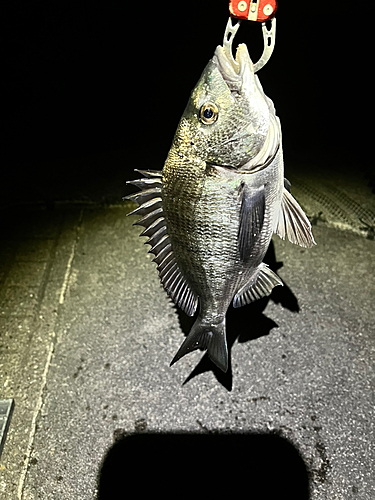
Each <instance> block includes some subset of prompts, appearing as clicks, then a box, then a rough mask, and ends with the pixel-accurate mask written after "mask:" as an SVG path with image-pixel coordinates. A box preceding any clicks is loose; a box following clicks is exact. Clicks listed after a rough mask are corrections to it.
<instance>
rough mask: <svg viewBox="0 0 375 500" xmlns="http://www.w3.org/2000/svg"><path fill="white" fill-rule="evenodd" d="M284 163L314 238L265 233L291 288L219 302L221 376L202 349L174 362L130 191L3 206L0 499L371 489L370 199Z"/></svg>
mask: <svg viewBox="0 0 375 500" xmlns="http://www.w3.org/2000/svg"><path fill="white" fill-rule="evenodd" d="M291 174H292V175H290V179H291V180H292V193H294V194H295V195H296V197H297V199H299V200H300V202H301V203H302V205H303V206H304V208H305V209H306V211H307V213H308V214H309V216H310V218H311V220H312V221H313V224H314V227H313V232H314V236H315V239H316V241H317V246H316V247H314V248H312V249H309V250H305V249H302V248H300V247H298V246H294V245H292V244H291V243H289V242H285V241H282V240H280V239H279V238H278V237H277V236H275V237H274V238H273V243H272V245H271V246H270V249H269V252H268V254H267V257H266V259H267V262H268V263H269V265H270V266H271V267H272V268H273V269H274V270H276V271H277V272H278V274H279V275H280V277H281V278H282V280H283V281H284V284H285V286H284V287H277V288H276V289H275V290H274V292H273V294H272V295H271V297H270V298H266V299H262V300H260V301H258V302H256V303H254V304H251V305H249V306H246V307H244V308H241V309H238V310H234V309H231V310H229V312H228V319H227V324H228V326H227V336H228V344H229V351H230V366H229V370H228V372H227V373H226V374H224V373H222V372H221V371H220V370H218V369H217V368H216V367H215V366H214V365H212V363H211V362H210V361H209V360H208V359H207V357H206V356H204V355H203V354H202V353H201V352H199V351H196V352H194V353H191V354H190V355H188V356H185V357H184V358H183V359H181V360H180V361H179V362H178V363H176V364H175V365H174V366H173V367H170V366H169V363H170V361H171V360H172V358H173V356H174V355H175V353H176V351H177V349H178V348H179V346H180V345H181V343H182V341H183V339H184V334H187V332H188V329H189V326H190V324H191V320H190V319H189V318H187V317H186V316H184V315H183V313H181V312H179V311H178V310H177V309H176V307H175V306H174V305H173V304H172V302H171V301H170V299H169V298H168V297H167V295H166V294H165V292H164V291H163V289H162V287H161V285H160V283H159V279H158V276H157V272H156V268H155V264H154V263H152V262H151V260H152V256H151V254H148V253H147V251H148V247H147V246H145V245H143V241H144V240H143V239H141V238H139V236H138V235H139V233H140V228H139V227H136V226H132V223H133V222H134V220H135V218H134V217H126V213H127V212H128V211H129V210H130V209H131V208H132V207H131V205H130V204H129V203H122V202H121V200H118V203H108V202H103V200H101V201H100V200H99V201H98V202H95V203H94V202H93V203H91V204H90V203H88V201H87V199H86V198H85V199H81V203H79V202H77V200H74V201H75V202H74V203H65V204H64V203H62V202H61V203H55V204H52V205H51V204H43V202H42V203H39V204H34V205H33V204H32V203H31V204H30V205H28V206H27V207H25V206H24V205H22V204H18V205H17V204H16V205H15V206H9V207H8V212H4V213H5V217H3V226H2V231H1V234H0V238H1V248H0V284H1V288H0V399H8V398H13V399H14V402H15V407H14V411H13V416H12V419H11V422H10V427H9V431H8V433H7V437H6V441H5V444H4V450H3V453H2V456H1V458H0V499H1V500H16V499H22V500H36V499H38V500H39V499H41V500H47V499H48V500H51V499H53V500H60V499H61V500H73V499H74V500H77V499H79V500H89V499H95V498H97V499H98V500H103V499H114V498H127V496H128V492H129V491H130V488H134V487H136V488H137V496H139V497H141V496H143V495H154V494H155V492H161V493H162V494H163V495H164V497H166V498H172V497H173V498H176V497H181V496H183V495H184V494H185V493H189V494H190V493H191V494H194V496H195V497H198V498H203V497H205V498H210V495H211V496H212V495H215V496H218V495H219V496H220V495H222V496H223V495H224V494H225V496H227V495H230V496H231V497H232V498H236V497H237V496H239V495H240V494H241V496H242V497H243V496H244V495H245V497H246V496H248V498H259V499H265V498H272V499H274V498H288V499H299V500H304V499H306V500H307V499H309V500H326V499H327V500H373V499H374V498H375V479H374V478H375V473H374V442H375V436H374V427H375V426H374V416H375V410H374V381H375V377H374V350H375V328H374V324H375V313H374V269H375V265H374V264H375V242H374V239H373V229H374V221H373V219H372V217H373V215H374V213H375V206H374V196H373V194H372V192H371V188H370V187H369V185H368V182H367V181H365V180H363V179H361V180H358V179H356V180H353V179H350V178H348V179H346V178H345V176H343V175H340V176H339V177H338V178H337V179H338V180H337V179H335V178H333V177H331V178H328V180H327V178H326V179H325V181H324V182H323V181H322V179H321V178H319V175H317V173H316V172H315V173H314V176H313V177H311V176H310V177H311V178H310V177H309V175H308V174H306V175H302V174H301V173H300V174H298V171H296V174H295V175H294V177H293V172H291ZM340 183H341V184H340ZM293 185H294V188H293ZM323 185H324V186H325V187H324V186H323ZM293 189H294V191H293ZM335 189H336V191H334V190H335ZM319 196H320V198H319ZM327 200H328V201H327ZM60 201H62V200H60ZM351 202H353V203H354V205H353V204H351ZM358 207H359V208H358ZM6 214H8V216H7V215H6ZM240 488H241V489H240ZM244 492H246V493H245V494H244Z"/></svg>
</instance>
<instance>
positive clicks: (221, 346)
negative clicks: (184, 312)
mask: <svg viewBox="0 0 375 500" xmlns="http://www.w3.org/2000/svg"><path fill="white" fill-rule="evenodd" d="M196 349H202V350H206V349H207V354H208V356H209V358H210V359H211V360H212V361H213V362H214V363H215V365H216V366H218V367H219V368H220V370H222V371H223V372H226V371H227V370H228V348H227V340H226V336H225V317H224V318H223V320H222V321H221V322H220V323H218V324H216V325H212V324H205V323H203V321H202V318H201V317H200V316H198V318H197V320H196V322H195V323H194V325H193V326H192V329H191V330H190V332H189V335H188V336H187V337H186V339H185V340H184V342H183V344H182V345H181V347H180V348H179V350H178V351H177V354H176V356H175V357H174V358H173V359H172V362H171V366H172V365H173V364H174V363H176V361H178V360H179V359H180V358H182V357H183V356H185V354H188V353H189V352H191V351H195V350H196Z"/></svg>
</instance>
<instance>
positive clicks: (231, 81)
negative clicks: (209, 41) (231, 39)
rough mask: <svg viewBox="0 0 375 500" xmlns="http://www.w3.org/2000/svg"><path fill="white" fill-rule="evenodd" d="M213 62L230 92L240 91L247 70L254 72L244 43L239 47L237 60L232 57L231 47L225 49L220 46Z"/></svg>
mask: <svg viewBox="0 0 375 500" xmlns="http://www.w3.org/2000/svg"><path fill="white" fill-rule="evenodd" d="M213 60H214V62H215V63H216V65H217V68H218V70H219V71H220V74H221V76H222V77H223V79H224V80H225V82H226V83H227V85H228V87H229V88H230V90H240V87H239V85H240V84H241V83H242V80H243V75H244V72H245V70H246V68H250V70H251V72H254V65H253V63H252V61H251V59H250V55H249V52H248V50H247V46H246V45H245V44H244V43H241V44H240V45H239V46H238V47H237V50H236V56H235V58H233V55H232V50H231V45H229V44H228V46H224V47H222V46H221V45H219V46H218V47H216V50H215V54H214V58H213Z"/></svg>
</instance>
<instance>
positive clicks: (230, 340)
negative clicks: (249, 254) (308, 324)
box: [177, 241, 300, 391]
mask: <svg viewBox="0 0 375 500" xmlns="http://www.w3.org/2000/svg"><path fill="white" fill-rule="evenodd" d="M263 262H264V263H265V264H267V265H268V266H269V267H270V268H271V269H272V271H274V272H277V271H278V270H279V269H280V268H281V267H282V266H283V263H282V262H277V261H276V255H275V247H274V244H273V242H272V241H271V243H270V246H269V247H268V250H267V253H266V255H265V258H264V259H263ZM283 284H284V286H276V287H275V288H274V289H273V291H272V293H271V295H269V296H268V297H264V298H262V299H259V300H257V301H256V302H253V303H251V304H248V305H246V306H244V307H240V308H238V309H235V308H234V307H233V306H232V305H230V307H229V308H228V311H227V315H226V333H227V345H228V371H227V372H226V373H224V372H223V371H222V370H220V368H218V367H217V366H216V365H215V364H214V363H213V362H212V361H211V360H210V358H209V357H208V355H207V353H206V354H205V355H204V356H203V357H202V359H201V360H200V361H199V363H198V364H197V366H196V367H195V368H194V370H193V371H192V372H191V373H190V375H189V376H188V377H187V378H186V379H185V381H184V382H183V385H184V384H186V383H187V382H189V381H190V380H191V379H193V378H194V377H196V376H197V375H200V374H201V373H204V372H207V371H212V372H213V373H214V375H215V377H216V379H217V380H218V382H219V383H220V384H222V385H223V386H224V387H225V388H226V389H227V390H228V391H231V390H232V386H233V372H232V363H231V350H232V347H233V344H234V343H235V341H236V340H237V341H238V342H239V343H245V342H250V341H252V340H255V339H258V338H260V337H264V336H266V335H269V333H270V332H271V330H272V329H273V328H277V327H278V325H277V323H275V322H274V321H273V320H272V319H270V318H267V316H265V315H264V314H263V312H264V310H265V308H266V307H267V304H268V302H269V301H270V300H272V301H273V302H275V303H276V304H280V305H281V306H282V307H284V308H286V309H288V310H289V311H292V312H299V310H300V309H299V305H298V300H297V297H296V296H295V295H294V293H293V292H292V290H291V289H290V288H289V287H288V285H287V284H286V283H285V281H283ZM177 313H178V316H179V321H180V325H181V329H182V331H183V333H184V334H185V336H187V335H188V333H189V332H190V329H191V327H192V326H193V323H194V321H195V319H196V317H197V314H196V315H195V316H194V317H192V318H191V317H189V316H187V315H186V314H185V313H184V312H183V311H181V310H180V309H177Z"/></svg>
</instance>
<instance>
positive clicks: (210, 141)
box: [125, 43, 316, 372]
mask: <svg viewBox="0 0 375 500" xmlns="http://www.w3.org/2000/svg"><path fill="white" fill-rule="evenodd" d="M136 171H137V172H139V173H140V174H141V175H142V176H143V177H142V178H140V179H137V180H131V181H128V183H130V184H132V185H134V186H136V187H138V188H139V189H140V190H141V191H138V192H136V193H134V194H131V195H129V196H126V197H125V198H127V199H129V200H132V201H135V202H136V203H137V204H138V207H137V208H136V209H135V210H133V211H132V212H130V214H128V215H138V216H140V218H139V219H138V220H137V221H136V222H135V225H140V226H142V227H143V228H144V230H143V231H142V233H141V236H146V237H148V240H147V241H146V243H147V244H149V245H151V249H150V252H151V253H153V254H154V256H155V257H154V259H153V261H154V262H156V264H157V270H158V272H159V277H160V280H161V283H162V285H163V287H164V289H165V291H166V292H167V294H168V295H169V296H170V298H171V299H172V300H173V302H174V303H175V304H176V305H177V306H178V307H180V308H181V309H182V310H183V311H184V312H185V313H186V314H187V315H188V316H194V315H195V313H196V311H199V312H198V315H197V318H196V320H195V322H194V324H193V326H192V328H191V330H190V332H189V334H188V336H187V337H186V338H185V340H184V341H183V343H182V345H181V346H180V348H179V349H178V351H177V353H176V355H175V356H174V358H173V359H172V361H171V365H173V364H174V363H175V362H176V361H178V360H179V359H180V358H182V357H183V356H185V355H186V354H188V353H190V352H192V351H194V350H196V349H200V350H202V351H207V354H208V356H209V358H210V359H211V360H212V362H213V363H214V364H215V365H216V366H217V367H219V368H220V369H221V370H222V371H223V372H226V371H227V370H228V348H227V341H226V329H225V317H226V313H227V309H228V307H229V305H230V304H231V303H233V306H234V307H235V308H238V307H242V306H244V305H246V304H250V303H251V302H253V301H255V300H257V299H260V298H262V297H265V296H268V295H270V294H271V292H272V290H273V288H274V287H275V286H278V285H283V282H282V280H281V279H280V277H279V276H278V275H277V274H276V273H275V272H274V271H272V269H270V268H269V267H268V266H267V265H266V264H265V263H264V262H263V259H264V256H265V254H266V252H267V249H268V246H269V244H270V241H271V238H272V235H273V234H274V233H276V234H277V235H278V236H279V237H281V238H282V239H288V240H289V241H290V242H291V243H294V244H297V245H300V246H302V247H305V248H308V247H311V246H313V245H314V244H316V243H315V240H314V237H313V235H312V231H311V224H310V222H309V220H308V218H307V216H306V215H305V213H304V212H303V210H302V208H301V207H300V205H299V204H298V202H297V201H296V200H295V198H294V197H293V196H292V194H291V192H290V183H289V182H288V181H287V180H286V179H284V163H283V150H282V134H281V124H280V120H279V118H278V116H277V115H276V111H275V107H274V104H273V102H272V100H271V99H269V98H268V97H267V96H266V95H265V93H264V91H263V88H262V86H261V83H260V81H259V78H258V75H256V74H255V71H254V64H253V62H252V60H251V58H250V55H249V51H248V49H247V46H246V44H239V45H238V47H237V51H236V55H235V58H234V57H233V55H232V49H231V44H230V47H229V48H228V44H225V43H223V46H221V45H219V46H217V47H216V50H215V52H214V55H213V57H212V58H211V59H210V60H209V62H208V64H207V66H206V67H205V69H204V71H203V73H202V75H201V77H200V78H199V80H198V83H197V84H196V86H195V87H194V89H193V90H192V92H191V95H190V97H189V100H188V103H187V105H186V108H185V110H184V112H183V114H182V117H181V119H180V122H179V124H178V126H177V130H176V132H175V135H174V138H173V142H172V145H171V147H170V150H169V152H168V155H167V158H166V161H165V163H164V166H163V169H162V170H161V171H160V170H138V169H136Z"/></svg>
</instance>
